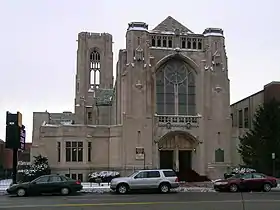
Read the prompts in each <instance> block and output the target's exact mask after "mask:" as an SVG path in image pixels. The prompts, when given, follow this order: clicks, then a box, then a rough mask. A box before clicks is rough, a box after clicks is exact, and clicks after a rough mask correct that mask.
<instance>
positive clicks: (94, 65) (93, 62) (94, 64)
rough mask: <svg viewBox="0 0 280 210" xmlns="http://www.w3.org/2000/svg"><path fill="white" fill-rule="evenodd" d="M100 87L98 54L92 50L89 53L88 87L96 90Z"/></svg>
mask: <svg viewBox="0 0 280 210" xmlns="http://www.w3.org/2000/svg"><path fill="white" fill-rule="evenodd" d="M99 85H100V53H99V52H97V51H96V50H93V51H92V52H91V53H90V87H91V88H93V89H94V88H98V87H99Z"/></svg>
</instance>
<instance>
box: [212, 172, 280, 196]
mask: <svg viewBox="0 0 280 210" xmlns="http://www.w3.org/2000/svg"><path fill="white" fill-rule="evenodd" d="M275 187H277V178H275V177H271V176H266V175H264V174H261V173H244V174H236V175H235V176H232V177H230V178H228V179H221V180H217V181H215V182H214V188H215V190H216V191H230V192H237V191H264V192H269V191H270V190H271V188H275Z"/></svg>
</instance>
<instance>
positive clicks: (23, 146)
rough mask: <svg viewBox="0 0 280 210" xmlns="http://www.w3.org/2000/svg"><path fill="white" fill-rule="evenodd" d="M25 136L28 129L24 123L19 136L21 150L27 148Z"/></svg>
mask: <svg viewBox="0 0 280 210" xmlns="http://www.w3.org/2000/svg"><path fill="white" fill-rule="evenodd" d="M25 136H26V131H25V127H24V125H22V127H21V128H20V136H19V138H20V139H19V144H20V146H19V149H20V150H25Z"/></svg>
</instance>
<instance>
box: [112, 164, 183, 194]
mask: <svg viewBox="0 0 280 210" xmlns="http://www.w3.org/2000/svg"><path fill="white" fill-rule="evenodd" d="M177 187H179V180H178V177H177V175H176V173H175V172H174V171H173V170H172V169H156V170H140V171H137V172H135V173H133V174H131V175H130V176H128V177H119V178H115V179H113V180H112V181H111V185H110V188H111V189H112V190H114V191H116V192H117V193H119V194H125V193H127V192H128V191H132V190H154V189H158V190H159V191H160V192H162V193H168V192H169V191H170V189H172V188H177Z"/></svg>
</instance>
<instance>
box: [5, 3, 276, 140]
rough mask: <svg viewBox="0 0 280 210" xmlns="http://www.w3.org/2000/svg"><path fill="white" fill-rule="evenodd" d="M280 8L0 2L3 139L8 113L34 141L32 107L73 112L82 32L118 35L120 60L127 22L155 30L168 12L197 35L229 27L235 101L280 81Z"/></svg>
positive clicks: (266, 5) (116, 43) (259, 5)
mask: <svg viewBox="0 0 280 210" xmlns="http://www.w3.org/2000/svg"><path fill="white" fill-rule="evenodd" d="M279 8H280V1H279V0H266V1H260V0H235V1H229V0H198V1H195V0H193V1H191V0H177V1H163V0H161V1H159V0H154V1H150V0H149V1H148V0H141V1H128V0H118V1H115V0H80V1H77V0H24V1H23V0H0V27H1V33H0V41H1V45H0V70H1V76H0V97H1V99H0V139H4V138H5V115H6V111H7V110H9V111H11V112H16V111H21V112H22V113H23V123H24V124H25V125H26V126H27V137H28V141H31V136H32V112H34V111H45V110H48V111H49V112H62V111H69V110H70V111H73V108H74V84H75V82H74V78H75V71H76V69H75V67H76V50H77V44H76V39H77V34H78V33H79V32H80V31H90V32H108V33H111V34H112V35H113V37H114V58H115V61H116V59H117V52H118V49H120V48H124V47H125V42H124V41H125V33H126V29H127V23H128V22H131V21H144V22H146V23H148V24H149V28H150V29H152V28H153V27H154V26H156V25H157V24H158V23H160V22H161V21H162V20H164V19H165V18H166V17H167V16H169V15H170V16H172V17H173V18H175V19H176V20H178V21H179V22H181V23H182V24H184V25H185V26H187V27H188V28H190V29H191V30H192V31H194V32H195V33H202V32H203V30H204V29H205V28H207V27H221V28H223V29H224V32H225V37H226V49H227V55H228V61H229V66H228V69H229V76H230V80H231V102H236V101H238V100H240V99H242V98H244V97H246V96H248V95H250V94H252V93H254V92H256V91H259V90H261V89H262V88H263V86H264V85H265V84H266V83H269V82H271V81H272V80H274V81H276V80H279V78H280V67H279V63H278V61H279V60H280V53H279V49H280V39H279V34H280V27H279V21H280V13H279ZM114 65H115V64H114Z"/></svg>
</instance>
